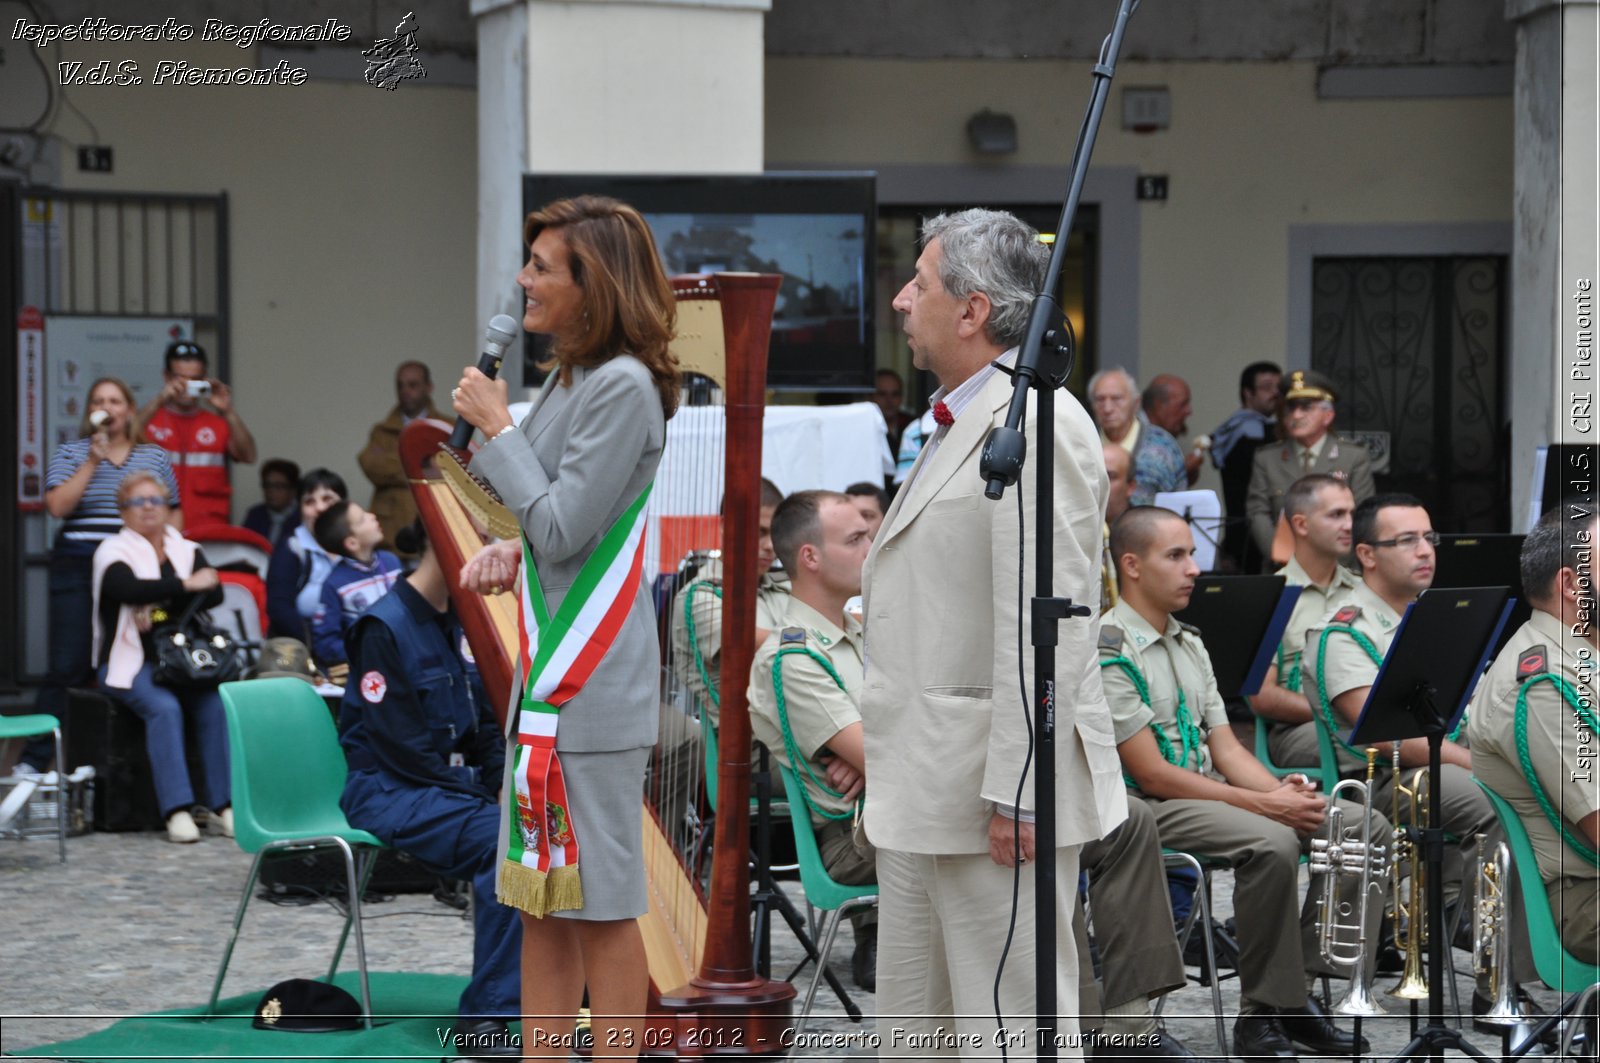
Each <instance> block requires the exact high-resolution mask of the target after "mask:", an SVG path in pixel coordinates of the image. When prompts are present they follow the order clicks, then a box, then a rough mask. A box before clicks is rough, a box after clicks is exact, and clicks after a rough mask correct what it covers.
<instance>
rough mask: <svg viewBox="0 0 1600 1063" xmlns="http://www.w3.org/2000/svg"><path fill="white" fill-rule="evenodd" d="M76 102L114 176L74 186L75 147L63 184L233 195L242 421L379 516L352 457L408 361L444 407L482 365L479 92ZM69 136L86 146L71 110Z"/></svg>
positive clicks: (84, 90) (88, 90) (133, 50)
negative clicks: (109, 156) (420, 367)
mask: <svg viewBox="0 0 1600 1063" xmlns="http://www.w3.org/2000/svg"><path fill="white" fill-rule="evenodd" d="M57 52H58V49H56V48H52V49H50V51H49V53H48V54H47V55H46V61H47V62H54V61H56V60H57V59H59V58H61V57H60V55H58V54H56V53H57ZM253 55H254V53H253V51H247V50H241V49H239V48H236V47H233V46H231V45H226V44H221V45H206V44H200V43H197V42H195V41H190V42H187V43H184V44H180V45H170V46H165V47H163V46H159V45H154V44H142V43H141V44H136V45H105V46H94V47H91V46H88V45H82V44H77V45H73V46H70V47H69V49H68V51H67V57H68V58H71V59H73V60H78V59H82V60H85V61H86V62H89V63H93V62H97V61H98V60H100V59H102V58H109V59H111V60H112V61H113V65H115V63H116V62H117V61H119V60H121V59H126V58H132V59H135V60H137V61H138V62H139V65H140V67H141V70H143V71H145V72H147V73H148V72H149V71H150V70H153V69H154V66H155V63H156V62H157V61H158V60H160V59H165V58H171V59H181V60H187V61H189V62H191V63H194V64H196V65H202V66H205V65H216V66H230V67H231V66H238V65H241V64H242V65H246V66H249V65H253V62H254V59H253ZM351 55H352V56H353V57H354V58H353V61H354V62H356V64H357V65H356V67H355V70H356V72H357V73H359V72H360V65H359V56H355V54H354V53H351ZM68 92H69V97H70V99H71V100H72V102H73V103H74V104H76V105H77V107H79V108H81V109H82V110H83V111H84V113H85V114H87V115H88V116H89V118H90V119H91V120H92V121H93V122H94V124H95V126H96V127H97V128H98V130H99V136H100V142H101V143H103V144H109V145H111V146H112V147H113V149H114V150H115V166H116V168H115V170H114V172H113V173H111V174H109V175H98V174H84V173H79V172H77V170H76V166H75V154H74V153H73V152H71V151H70V150H69V152H68V154H67V156H66V160H65V165H64V173H63V177H64V183H65V185H66V186H67V187H70V188H78V189H95V190H118V191H139V192H184V193H206V194H215V193H217V192H219V191H220V192H226V193H227V195H228V210H229V241H230V247H231V255H230V262H229V270H230V281H231V284H230V290H231V291H230V294H231V300H232V305H231V316H232V321H231V338H232V364H233V369H232V374H231V376H232V380H231V381H230V382H231V383H232V384H233V386H234V389H235V392H236V396H237V401H238V408H239V410H240V413H241V415H242V416H243V417H244V419H245V422H246V424H248V425H249V427H250V429H251V431H252V432H253V433H254V434H255V437H256V440H257V442H258V444H259V447H260V453H261V457H262V458H263V459H265V458H268V457H287V458H290V459H293V460H295V461H297V462H299V463H300V465H301V466H302V467H309V466H311V465H318V464H322V465H327V466H329V467H331V468H333V469H335V470H336V471H338V472H339V473H341V474H342V475H343V476H344V477H345V479H346V480H347V481H349V483H350V485H351V491H352V493H353V495H354V496H355V497H356V498H357V499H361V500H364V499H365V498H366V497H368V495H369V493H370V485H369V484H368V483H367V481H366V479H365V477H363V476H362V475H361V471H360V468H359V466H357V464H356V461H355V455H356V453H357V452H358V451H359V450H360V449H361V448H362V446H363V445H364V444H365V441H366V434H367V431H368V429H369V428H370V426H371V424H372V423H373V422H374V421H377V420H379V419H381V418H382V417H383V416H384V415H385V414H386V413H387V412H388V410H389V408H390V407H391V406H392V405H393V404H394V392H393V386H392V381H393V369H394V366H395V364H396V363H397V362H400V361H403V360H405V359H408V358H416V359H419V360H421V361H423V362H426V363H428V364H429V365H430V366H431V367H432V370H433V375H434V379H435V383H436V385H437V386H438V390H437V392H436V397H444V398H445V399H446V405H448V399H447V396H448V391H449V388H450V386H451V384H453V383H454V381H455V379H456V377H457V376H458V375H459V372H460V368H461V367H462V366H463V365H466V364H468V363H470V362H472V361H475V357H476V350H477V348H476V346H474V344H475V343H476V333H477V331H478V326H477V325H476V324H475V323H474V316H475V314H474V309H473V287H474V276H475V268H476V267H475V262H474V255H473V244H474V231H475V230H474V226H475V220H474V219H475V212H476V202H477V185H476V172H475V166H476V150H477V149H476V129H477V117H476V106H477V103H476V93H475V92H473V91H472V90H470V89H462V88H439V87H429V86H427V85H426V83H425V82H417V81H408V82H403V83H402V84H401V85H400V87H399V88H398V89H397V90H396V91H393V92H389V91H385V90H382V89H378V88H375V87H373V86H370V85H367V84H365V83H364V82H361V81H351V82H330V81H308V82H307V83H306V84H303V85H298V86H248V87H246V86H221V85H209V86H205V85H196V86H154V85H152V84H150V83H148V81H147V83H146V84H143V85H139V86H122V87H100V88H95V87H89V86H83V87H74V88H71V89H69V90H68ZM57 129H58V131H60V132H62V133H63V134H64V135H65V136H67V137H69V138H72V139H73V140H75V141H79V142H88V141H89V139H90V137H89V133H88V129H87V127H86V126H85V125H84V124H83V123H82V122H81V120H79V119H77V118H76V117H75V116H73V115H72V114H71V113H70V111H65V112H63V114H62V116H61V118H60V119H59V120H58V123H57ZM515 268H516V264H515V263H509V264H508V265H507V281H508V284H509V280H510V276H511V274H512V272H514V270H515ZM256 483H257V474H256V470H255V469H254V468H250V467H246V468H243V469H237V470H236V471H235V476H234V487H235V493H236V494H235V498H236V501H235V516H236V517H238V516H242V514H243V509H244V506H246V505H248V504H250V503H253V502H255V501H257V500H258V498H259V490H258V488H257V487H256Z"/></svg>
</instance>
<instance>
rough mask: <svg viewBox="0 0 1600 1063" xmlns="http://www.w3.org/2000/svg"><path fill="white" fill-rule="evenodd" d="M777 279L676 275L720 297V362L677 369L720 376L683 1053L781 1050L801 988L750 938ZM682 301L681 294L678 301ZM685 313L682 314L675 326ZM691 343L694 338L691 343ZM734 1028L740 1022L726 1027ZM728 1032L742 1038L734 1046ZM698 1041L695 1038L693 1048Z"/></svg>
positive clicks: (670, 998) (683, 284)
mask: <svg viewBox="0 0 1600 1063" xmlns="http://www.w3.org/2000/svg"><path fill="white" fill-rule="evenodd" d="M781 283H782V278H781V277H779V276H775V275H772V274H760V273H717V274H713V275H712V276H711V277H710V278H705V277H679V278H674V280H673V286H674V288H675V289H677V290H678V291H679V293H680V296H681V297H682V298H684V299H692V298H693V297H694V294H695V289H696V288H703V287H704V286H706V285H708V284H709V285H710V286H711V287H713V288H714V289H715V292H716V296H717V300H718V302H719V303H720V309H721V318H722V322H721V323H722V332H723V344H722V347H723V350H724V351H725V360H724V365H723V367H722V372H721V373H720V374H718V373H717V372H716V371H715V370H716V367H714V366H702V365H701V364H697V362H696V359H695V357H694V356H693V355H692V354H690V353H688V352H687V351H685V352H684V353H683V354H681V355H680V358H681V360H682V362H683V364H682V366H681V368H683V369H684V370H685V371H686V372H690V371H699V372H705V373H706V375H708V376H712V377H713V378H714V379H718V380H719V381H720V382H721V383H722V385H723V394H724V397H725V405H726V409H725V411H724V417H725V419H726V421H725V428H724V431H725V437H724V440H725V441H724V454H725V456H726V457H725V461H726V466H725V475H724V490H723V533H722V556H723V599H722V661H721V674H720V676H719V689H720V692H721V699H720V700H721V711H720V734H719V738H718V743H717V745H718V765H717V777H718V797H717V816H716V828H715V829H716V833H715V841H714V845H713V848H712V858H711V885H710V891H709V896H708V897H707V898H706V909H707V918H708V923H707V928H706V943H705V951H704V953H703V956H702V959H701V963H700V970H699V973H698V975H697V976H696V977H695V978H693V979H691V980H690V982H689V984H688V985H685V986H682V987H680V988H678V989H675V990H673V991H671V992H667V993H663V994H662V995H661V1006H662V1007H663V1008H664V1009H666V1010H669V1011H679V1012H681V1013H682V1018H681V1019H680V1021H679V1055H680V1057H683V1058H687V1057H689V1056H695V1055H700V1054H702V1053H703V1054H706V1055H784V1054H787V1051H788V1049H787V1048H785V1047H784V1046H783V1045H782V1035H783V1033H784V1030H785V1028H786V1027H787V1026H788V1024H789V1017H790V1015H791V1014H792V1012H793V1001H794V996H795V990H794V986H792V985H790V984H789V983H788V982H775V981H771V980H769V979H766V978H763V977H761V976H760V975H758V974H757V973H756V970H755V963H754V958H753V956H752V953H751V946H750V868H749V863H748V860H749V852H750V772H751V764H750V746H751V740H752V736H751V731H750V711H749V704H748V702H747V701H746V698H745V688H746V687H747V686H748V685H749V682H750V665H751V661H752V660H753V659H754V657H755V647H754V645H753V643H752V640H751V632H753V631H754V630H755V627H756V613H755V603H756V582H757V578H758V577H757V575H756V573H755V564H754V562H755V551H756V542H757V538H758V533H759V527H760V499H761V430H762V414H763V411H764V409H765V406H766V386H767V347H768V344H769V342H770V340H771V337H772V311H773V307H774V305H775V304H776V302H777V296H778V287H779V285H780V284H781ZM680 305H682V303H681V302H680ZM682 330H683V319H682V317H680V332H681V331H682ZM686 346H687V345H686ZM731 1031H738V1034H737V1035H736V1036H734V1037H731V1038H730V1037H729V1033H730V1032H731ZM730 1041H737V1042H738V1043H737V1044H731V1043H730ZM695 1046H698V1047H695Z"/></svg>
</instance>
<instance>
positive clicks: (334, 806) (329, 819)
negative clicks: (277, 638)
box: [206, 678, 386, 1029]
mask: <svg viewBox="0 0 1600 1063" xmlns="http://www.w3.org/2000/svg"><path fill="white" fill-rule="evenodd" d="M221 693H222V705H223V709H224V710H225V711H226V713H227V716H228V751H229V754H230V756H231V757H232V774H233V835H234V840H235V841H237V842H238V843H239V848H241V849H243V850H244V851H245V852H247V853H254V854H255V860H254V862H252V863H251V865H250V877H249V878H247V879H246V880H245V884H244V895H243V896H242V897H240V898H239V910H238V912H237V913H236V914H235V915H234V917H233V933H232V934H231V935H230V936H229V938H228V945H227V948H226V949H224V950H223V953H222V965H221V966H220V967H218V968H217V980H216V982H215V983H214V984H213V985H212V987H211V1003H210V1004H209V1005H208V1006H207V1008H206V1012H207V1014H215V1013H216V1006H217V997H218V996H219V995H220V993H221V991H222V980H223V979H224V978H225V977H226V976H227V973H228V961H229V960H230V959H231V958H232V957H233V946H234V944H235V943H236V942H237V941H238V940H239V927H240V926H241V925H243V923H244V913H245V909H246V908H247V907H249V904H250V895H251V894H252V893H253V892H255V885H256V879H257V878H258V877H259V876H260V874H261V862H262V860H263V858H264V857H266V855H267V854H268V853H281V852H298V851H306V850H313V849H337V850H339V853H340V855H341V856H343V857H344V870H345V888H346V889H347V890H348V892H349V904H348V906H347V908H346V915H345V920H344V930H343V931H342V932H341V933H340V934H339V945H338V947H337V948H336V949H334V952H333V963H331V964H330V965H329V966H328V976H327V978H326V979H324V980H325V981H329V982H331V981H333V976H334V974H335V973H336V972H337V971H338V970H339V958H340V957H341V956H343V955H344V946H345V942H346V941H347V940H348V939H349V937H350V930H351V928H352V927H354V928H355V932H356V965H357V967H358V969H359V970H360V975H361V1009H362V1014H361V1018H362V1022H364V1023H365V1024H366V1026H367V1028H368V1029H371V1028H372V993H371V990H370V989H369V988H368V985H367V948H366V942H365V940H364V939H363V938H362V935H361V894H362V892H363V891H364V890H365V889H366V886H367V880H368V878H370V877H371V875H372V867H373V864H374V862H375V859H376V857H377V854H378V852H379V851H380V850H382V849H384V848H386V846H385V845H384V844H383V842H381V841H379V840H378V839H377V838H376V837H375V836H373V835H371V834H368V833H367V832H366V831H364V830H356V829H355V828H354V827H352V826H350V823H349V821H348V820H346V819H345V817H344V812H343V810H342V809H340V808H339V796H340V794H341V793H343V791H344V783H345V776H346V775H347V774H348V768H347V766H346V764H345V759H344V750H343V749H341V748H340V747H339V735H338V731H337V730H336V729H335V728H334V724H333V716H332V714H331V713H329V712H328V706H327V703H326V702H324V701H323V700H322V698H321V697H320V696H319V695H318V694H317V692H316V690H315V689H313V688H312V687H311V685H310V684H309V683H306V682H304V681H302V680H299V679H292V678H282V679H253V680H250V681H249V682H243V683H224V684H223V685H222V687H221Z"/></svg>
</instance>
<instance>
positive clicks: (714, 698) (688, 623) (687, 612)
mask: <svg viewBox="0 0 1600 1063" xmlns="http://www.w3.org/2000/svg"><path fill="white" fill-rule="evenodd" d="M701 589H704V590H705V591H707V592H709V593H711V594H715V595H716V596H717V597H718V598H721V597H722V587H721V586H720V585H718V584H715V583H711V582H708V581H706V580H703V579H697V580H695V581H694V582H693V583H691V584H689V589H688V591H686V592H685V593H684V596H683V626H684V627H685V628H687V629H688V631H689V648H690V649H691V650H693V651H694V667H695V670H696V671H697V672H699V673H700V682H702V683H704V684H705V687H706V694H707V695H708V696H709V697H710V698H711V704H712V705H715V706H716V707H717V708H719V709H720V708H722V695H721V694H719V693H718V692H717V684H716V683H714V682H712V680H711V673H710V672H708V671H707V670H706V659H705V657H703V656H702V655H701V653H700V639H699V637H698V635H697V634H696V632H695V624H694V593H695V591H698V590H701Z"/></svg>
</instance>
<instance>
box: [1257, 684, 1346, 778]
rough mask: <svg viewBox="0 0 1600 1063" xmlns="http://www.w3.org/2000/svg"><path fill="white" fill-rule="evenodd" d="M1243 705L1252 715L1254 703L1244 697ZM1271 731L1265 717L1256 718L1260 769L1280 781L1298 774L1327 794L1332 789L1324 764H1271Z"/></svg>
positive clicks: (1270, 726)
mask: <svg viewBox="0 0 1600 1063" xmlns="http://www.w3.org/2000/svg"><path fill="white" fill-rule="evenodd" d="M1244 703H1245V704H1246V705H1248V706H1249V707H1250V712H1251V713H1252V714H1254V713H1255V711H1256V706H1255V702H1253V701H1251V700H1250V699H1249V698H1248V697H1246V698H1245V699H1244ZM1318 730H1319V731H1320V730H1321V728H1318ZM1271 731H1272V724H1271V722H1270V721H1269V720H1268V719H1267V718H1266V717H1265V716H1256V759H1257V760H1259V761H1260V762H1261V765H1262V767H1264V768H1266V769H1267V770H1268V771H1270V772H1272V774H1274V775H1276V776H1277V777H1278V778H1280V779H1281V778H1283V777H1284V776H1285V775H1293V774H1294V773H1295V772H1299V773H1300V774H1302V775H1304V776H1305V777H1306V778H1308V779H1310V780H1311V781H1312V782H1314V783H1316V784H1317V785H1318V786H1320V787H1322V792H1323V793H1327V792H1328V791H1329V790H1331V789H1333V783H1330V782H1328V781H1327V774H1326V772H1325V770H1324V769H1325V768H1326V764H1325V763H1324V764H1319V765H1318V766H1317V767H1315V768H1303V767H1283V766H1281V765H1278V764H1274V763H1273V762H1272V748H1271V743H1269V742H1268V740H1267V739H1268V737H1269V735H1270V734H1271Z"/></svg>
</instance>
